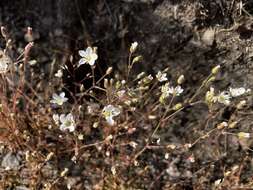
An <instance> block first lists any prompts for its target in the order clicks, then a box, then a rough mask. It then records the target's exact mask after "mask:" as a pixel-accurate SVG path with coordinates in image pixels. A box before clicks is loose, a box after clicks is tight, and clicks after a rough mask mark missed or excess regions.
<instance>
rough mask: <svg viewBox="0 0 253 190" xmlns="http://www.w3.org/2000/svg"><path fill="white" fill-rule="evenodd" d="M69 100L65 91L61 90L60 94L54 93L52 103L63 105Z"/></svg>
mask: <svg viewBox="0 0 253 190" xmlns="http://www.w3.org/2000/svg"><path fill="white" fill-rule="evenodd" d="M67 101H68V98H66V97H65V92H61V93H60V94H59V95H58V94H56V93H54V94H53V99H52V100H50V102H51V103H53V104H57V105H58V106H62V105H63V104H64V103H65V102H67Z"/></svg>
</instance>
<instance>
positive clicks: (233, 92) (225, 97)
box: [206, 87, 251, 106]
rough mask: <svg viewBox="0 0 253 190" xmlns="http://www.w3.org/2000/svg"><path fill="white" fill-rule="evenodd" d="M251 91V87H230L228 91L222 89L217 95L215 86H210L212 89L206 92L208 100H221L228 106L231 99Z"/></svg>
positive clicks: (211, 101)
mask: <svg viewBox="0 0 253 190" xmlns="http://www.w3.org/2000/svg"><path fill="white" fill-rule="evenodd" d="M249 92H251V90H250V89H245V88H243V87H240V88H229V90H228V91H222V92H220V93H219V94H218V95H215V93H214V88H213V87H210V90H209V91H208V92H207V93H206V101H207V102H209V103H215V102H219V103H221V104H224V105H226V106H228V105H229V104H230V103H231V99H232V98H235V97H239V96H242V95H244V94H246V93H249Z"/></svg>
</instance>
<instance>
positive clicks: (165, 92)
mask: <svg viewBox="0 0 253 190" xmlns="http://www.w3.org/2000/svg"><path fill="white" fill-rule="evenodd" d="M183 91H184V89H182V87H181V86H180V85H178V86H176V87H173V86H170V85H169V83H168V82H167V83H166V84H164V85H163V86H162V89H161V92H162V96H164V97H165V98H166V97H169V96H170V94H171V95H173V96H180V95H181V94H182V93H183Z"/></svg>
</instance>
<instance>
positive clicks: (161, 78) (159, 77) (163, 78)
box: [156, 71, 168, 82]
mask: <svg viewBox="0 0 253 190" xmlns="http://www.w3.org/2000/svg"><path fill="white" fill-rule="evenodd" d="M156 78H157V80H158V81H159V82H164V81H167V80H168V78H167V74H166V73H162V72H161V71H159V72H158V73H157V74H156Z"/></svg>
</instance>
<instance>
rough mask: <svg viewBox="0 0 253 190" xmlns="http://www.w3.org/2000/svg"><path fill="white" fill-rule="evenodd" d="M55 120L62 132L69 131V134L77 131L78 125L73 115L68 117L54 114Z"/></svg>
mask: <svg viewBox="0 0 253 190" xmlns="http://www.w3.org/2000/svg"><path fill="white" fill-rule="evenodd" d="M53 120H54V122H55V124H56V125H60V130H61V131H67V130H69V132H73V131H75V128H76V123H75V120H74V116H73V115H72V114H71V113H69V114H67V115H66V114H61V115H60V116H59V115H58V114H54V115H53Z"/></svg>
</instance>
